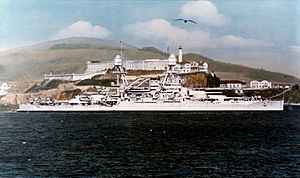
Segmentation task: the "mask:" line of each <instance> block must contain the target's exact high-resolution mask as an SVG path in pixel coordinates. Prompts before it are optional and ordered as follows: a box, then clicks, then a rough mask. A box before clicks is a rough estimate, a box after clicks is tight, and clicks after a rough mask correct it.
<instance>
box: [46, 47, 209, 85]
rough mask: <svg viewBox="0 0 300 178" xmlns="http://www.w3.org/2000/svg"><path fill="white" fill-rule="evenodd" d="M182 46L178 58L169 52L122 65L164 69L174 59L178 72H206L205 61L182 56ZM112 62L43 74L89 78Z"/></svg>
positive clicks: (133, 68)
mask: <svg viewBox="0 0 300 178" xmlns="http://www.w3.org/2000/svg"><path fill="white" fill-rule="evenodd" d="M182 54H183V52H182V47H181V46H179V48H178V59H177V58H176V56H175V54H170V56H169V58H168V59H144V60H123V67H125V68H126V69H127V70H158V71H165V70H167V68H168V61H169V60H170V59H171V60H175V61H176V65H175V67H174V70H175V71H176V72H178V73H193V72H204V73H208V64H207V63H206V62H202V61H200V62H197V61H193V62H188V61H184V60H183V57H182ZM113 67H114V63H113V62H111V61H88V62H87V69H86V71H85V72H84V73H83V74H52V73H50V74H45V75H44V79H45V80H66V81H78V80H85V79H90V78H92V77H93V76H95V75H103V74H105V72H106V70H107V69H112V68H113Z"/></svg>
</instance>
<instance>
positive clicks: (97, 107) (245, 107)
mask: <svg viewBox="0 0 300 178" xmlns="http://www.w3.org/2000/svg"><path fill="white" fill-rule="evenodd" d="M175 67H176V57H175V55H174V54H171V55H170V57H169V58H168V67H167V70H166V72H165V73H164V74H163V75H162V76H160V77H157V78H143V77H141V78H137V79H136V80H135V81H133V82H132V83H130V84H129V83H128V81H127V79H126V69H125V68H124V67H123V60H122V57H121V56H119V55H117V56H116V57H115V60H114V68H113V72H114V73H115V74H116V76H117V81H116V84H114V85H113V87H112V88H114V89H115V90H114V91H115V92H111V91H108V90H107V89H99V90H97V91H96V92H94V93H84V94H82V95H78V96H76V97H75V98H73V99H71V100H67V101H61V100H53V99H51V98H46V99H40V98H35V99H33V100H30V102H29V103H27V104H22V105H20V108H19V109H18V110H17V111H18V112H32V111H38V112H43V111H45V112H52V111H61V112H66V111H72V112H73V111H74V112H77V111H93V112H105V111H281V110H283V101H274V100H268V99H263V98H260V97H227V96H225V95H223V94H222V93H220V92H206V91H204V90H199V91H197V90H193V89H190V88H186V87H183V85H182V79H181V78H180V76H179V75H178V71H176V69H175Z"/></svg>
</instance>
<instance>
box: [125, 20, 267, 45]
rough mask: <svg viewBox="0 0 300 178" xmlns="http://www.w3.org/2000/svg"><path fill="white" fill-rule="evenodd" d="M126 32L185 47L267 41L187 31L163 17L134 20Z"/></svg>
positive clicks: (161, 42)
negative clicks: (140, 20)
mask: <svg viewBox="0 0 300 178" xmlns="http://www.w3.org/2000/svg"><path fill="white" fill-rule="evenodd" d="M126 30H127V32H128V33H130V34H132V35H134V37H135V38H140V39H143V40H144V41H149V42H151V43H160V44H164V45H168V46H169V45H171V46H172V45H174V46H175V45H176V46H177V45H183V46H184V47H185V48H186V49H187V48H198V49H199V48H202V49H204V48H208V49H215V48H258V47H268V46H270V44H269V43H267V42H264V41H261V40H255V39H249V38H243V37H240V36H234V35H225V36H221V37H213V36H212V35H211V34H210V33H209V32H206V31H201V30H198V31H191V32H190V31H187V30H184V29H181V28H179V27H176V26H172V24H171V23H170V22H168V21H166V20H164V19H152V20H150V21H145V22H136V23H134V24H132V25H130V26H128V27H127V28H126Z"/></svg>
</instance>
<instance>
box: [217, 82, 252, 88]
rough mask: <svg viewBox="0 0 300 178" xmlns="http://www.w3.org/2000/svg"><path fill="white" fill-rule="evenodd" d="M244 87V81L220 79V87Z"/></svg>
mask: <svg viewBox="0 0 300 178" xmlns="http://www.w3.org/2000/svg"><path fill="white" fill-rule="evenodd" d="M245 87H246V82H244V81H240V80H221V81H220V88H224V89H242V88H245Z"/></svg>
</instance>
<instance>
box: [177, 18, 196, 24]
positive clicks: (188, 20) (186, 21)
mask: <svg viewBox="0 0 300 178" xmlns="http://www.w3.org/2000/svg"><path fill="white" fill-rule="evenodd" d="M175 21H183V22H184V23H188V22H192V23H194V24H197V22H195V21H193V20H190V19H175Z"/></svg>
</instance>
